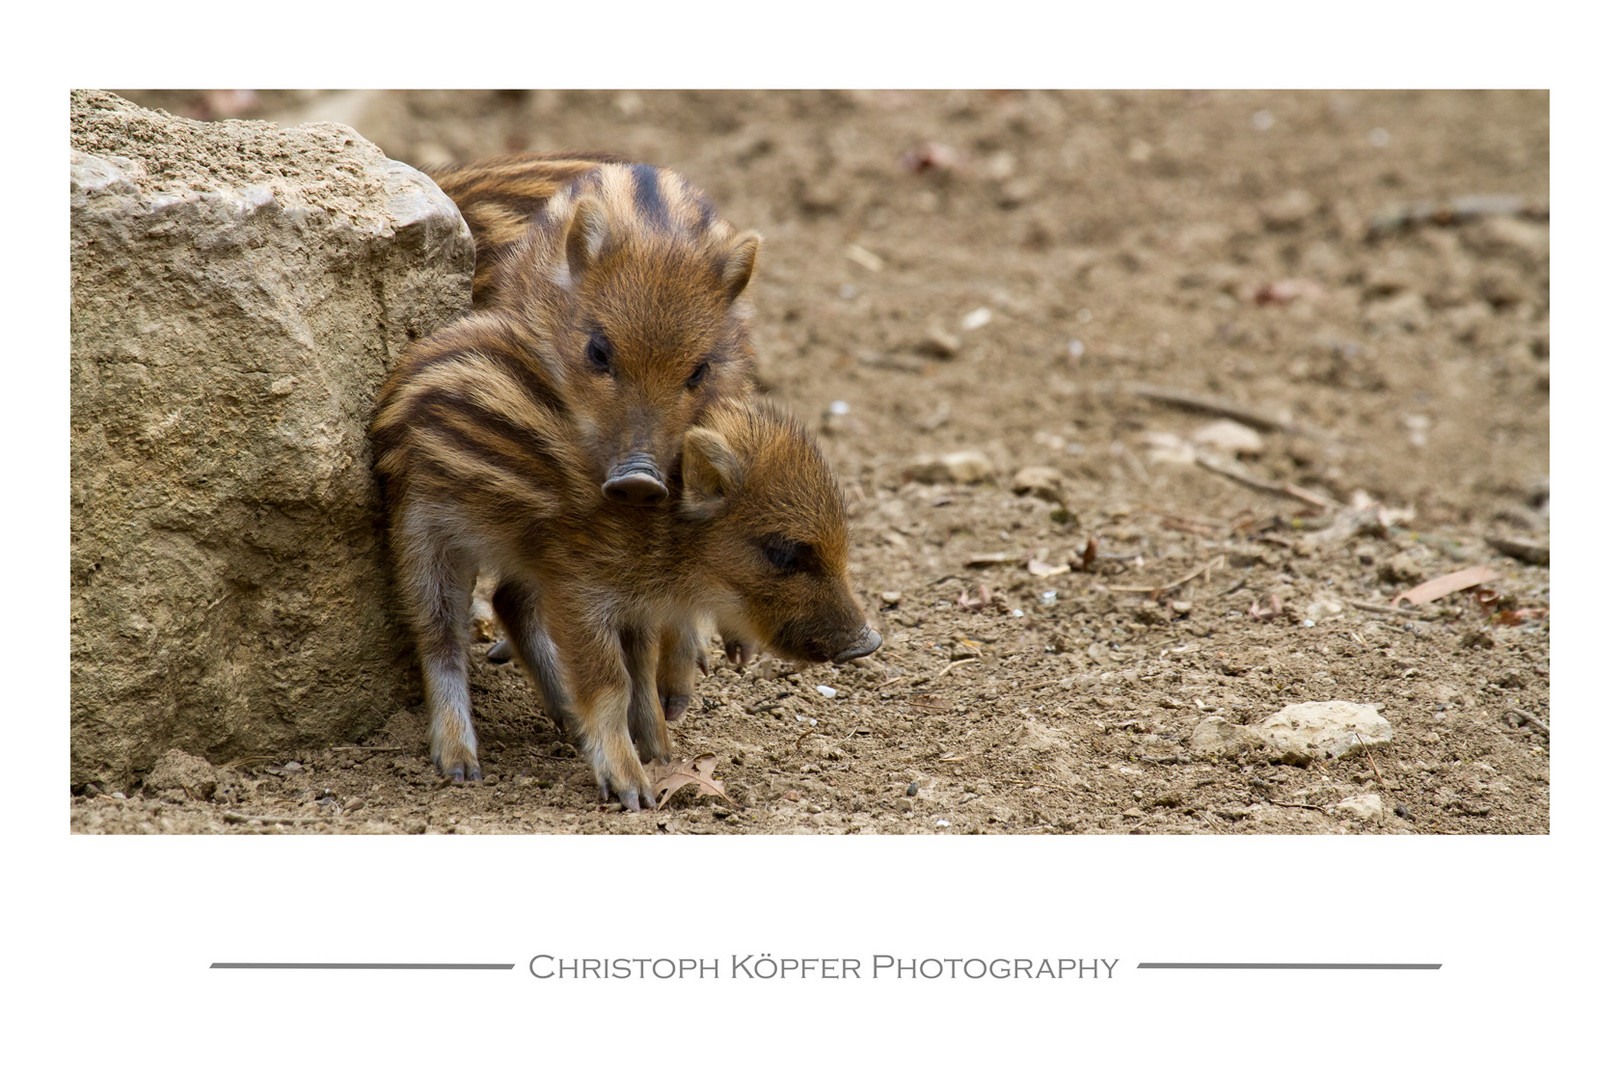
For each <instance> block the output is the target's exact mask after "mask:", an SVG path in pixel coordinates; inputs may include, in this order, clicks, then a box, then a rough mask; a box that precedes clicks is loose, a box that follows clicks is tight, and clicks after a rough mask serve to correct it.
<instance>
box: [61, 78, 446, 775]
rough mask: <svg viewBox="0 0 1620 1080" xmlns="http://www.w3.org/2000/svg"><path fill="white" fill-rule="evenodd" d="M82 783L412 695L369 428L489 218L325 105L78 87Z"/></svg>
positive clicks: (365, 719)
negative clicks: (149, 98) (378, 397)
mask: <svg viewBox="0 0 1620 1080" xmlns="http://www.w3.org/2000/svg"><path fill="white" fill-rule="evenodd" d="M70 141H71V149H72V196H71V207H72V210H71V244H72V280H73V284H72V288H73V293H72V305H73V306H72V530H73V549H72V588H71V595H72V658H73V669H72V670H73V675H72V780H73V782H74V783H75V784H79V783H83V782H86V781H90V780H96V781H103V782H107V783H111V784H117V785H123V784H125V783H127V782H128V781H129V780H130V779H131V778H132V777H134V776H137V775H139V774H141V773H144V772H145V771H147V770H149V769H151V768H152V767H153V765H154V764H155V763H156V762H157V760H158V758H159V757H160V755H162V754H163V752H164V751H165V750H166V749H169V748H178V749H182V750H185V751H188V752H190V753H194V754H199V755H202V756H204V757H207V758H211V759H213V760H215V761H216V762H217V761H221V760H223V759H224V758H225V757H227V756H240V755H245V754H252V753H255V752H269V751H272V750H278V751H279V750H281V749H284V748H290V747H293V746H309V745H319V744H322V743H328V742H331V741H333V740H341V739H351V738H353V737H355V736H356V735H358V734H360V733H362V732H364V731H365V730H367V729H369V728H371V727H375V726H376V725H379V724H381V723H382V722H383V721H384V720H385V719H386V718H387V717H388V716H389V715H390V714H391V713H393V712H394V711H395V710H396V709H398V708H399V707H400V705H401V704H403V703H405V702H406V701H407V700H408V699H409V697H410V696H411V693H412V691H413V686H412V679H413V678H414V676H413V674H412V664H411V663H410V658H409V647H408V644H407V642H406V641H405V639H404V637H403V635H402V634H401V632H400V628H399V627H398V625H397V624H396V622H395V619H394V617H393V609H392V599H391V592H390V586H389V582H388V578H387V575H386V571H385V567H384V559H383V553H382V544H381V533H380V531H379V524H380V520H381V518H380V513H379V510H380V508H379V503H378V496H377V490H376V486H375V484H374V482H373V479H372V476H371V469H370V465H371V454H370V448H369V444H368V441H367V438H366V425H367V423H368V422H369V420H370V417H371V413H372V407H373V399H374V397H375V394H376V391H377V387H378V385H379V384H380V383H381V381H382V378H383V375H384V372H385V371H386V370H387V368H388V365H389V363H390V362H391V360H392V359H393V358H394V357H395V356H396V355H397V354H398V352H399V351H400V349H401V348H402V347H403V346H404V345H406V344H407V343H408V342H409V341H411V340H412V339H413V338H416V337H420V336H422V335H424V334H427V333H430V332H432V331H433V330H434V329H436V328H437V327H439V326H441V325H443V324H444V323H445V322H447V321H449V320H450V319H452V318H454V317H455V316H456V315H457V314H458V313H460V312H461V311H462V310H464V309H465V308H466V306H467V305H468V303H469V300H470V295H471V274H472V260H473V252H472V239H471V236H470V235H469V234H468V232H467V228H466V226H465V224H464V223H463V222H462V220H461V216H460V214H458V213H457V211H456V208H455V206H454V205H453V204H452V203H451V202H450V200H449V199H448V198H446V197H445V196H444V195H443V193H441V192H440V191H439V190H438V188H437V187H435V186H434V185H433V183H432V182H431V181H429V180H428V179H427V178H426V177H425V176H423V175H422V174H420V173H418V172H416V171H415V170H413V169H411V168H409V167H407V166H405V165H402V164H400V163H399V162H396V161H390V160H389V159H387V158H386V157H384V156H383V154H382V152H381V151H380V150H378V149H377V148H376V147H375V146H373V145H371V144H370V143H368V142H366V141H365V140H364V139H362V138H360V137H359V136H358V135H356V134H355V133H354V132H353V131H352V130H350V129H348V128H345V127H342V126H340V125H336V124H309V125H305V126H302V127H297V128H291V129H285V130H284V129H280V128H277V127H275V126H274V125H271V124H265V123H252V122H236V121H227V122H222V123H213V124H205V123H197V122H193V121H188V120H181V119H177V118H175V117H171V116H168V115H167V114H164V113H160V112H150V111H147V110H143V109H140V108H137V107H135V106H134V105H132V104H130V103H129V102H127V101H124V100H123V99H121V98H118V97H115V96H113V95H111V94H105V93H99V92H75V93H74V94H73V95H72V99H71V140H70Z"/></svg>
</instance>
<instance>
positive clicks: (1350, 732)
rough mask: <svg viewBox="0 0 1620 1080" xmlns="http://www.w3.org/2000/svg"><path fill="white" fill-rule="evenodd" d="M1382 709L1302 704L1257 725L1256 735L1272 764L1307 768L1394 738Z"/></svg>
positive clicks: (1352, 704)
mask: <svg viewBox="0 0 1620 1080" xmlns="http://www.w3.org/2000/svg"><path fill="white" fill-rule="evenodd" d="M1382 707H1383V706H1381V705H1360V704H1357V703H1355V702H1353V701H1301V702H1297V703H1295V704H1293V705H1289V706H1288V707H1287V708H1285V709H1281V710H1279V711H1277V712H1274V713H1272V714H1271V715H1270V716H1268V717H1266V718H1265V719H1264V720H1262V721H1261V722H1260V725H1259V735H1260V738H1261V739H1263V740H1265V745H1266V748H1267V750H1268V752H1269V754H1270V756H1271V758H1272V760H1274V761H1281V762H1282V763H1284V764H1285V765H1309V764H1311V763H1312V762H1316V761H1326V760H1327V759H1329V758H1346V757H1353V756H1355V755H1356V754H1360V753H1363V752H1364V751H1366V750H1368V749H1370V748H1373V747H1379V746H1388V745H1389V743H1390V740H1391V739H1393V738H1394V730H1393V729H1392V728H1391V727H1390V724H1389V721H1388V720H1385V719H1384V718H1383V717H1382V716H1380V715H1378V710H1379V709H1381V708H1382Z"/></svg>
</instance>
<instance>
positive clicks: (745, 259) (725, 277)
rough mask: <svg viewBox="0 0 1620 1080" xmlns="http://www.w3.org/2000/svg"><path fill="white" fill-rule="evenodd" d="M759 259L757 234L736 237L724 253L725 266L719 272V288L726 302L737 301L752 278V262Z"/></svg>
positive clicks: (749, 233) (748, 233)
mask: <svg viewBox="0 0 1620 1080" xmlns="http://www.w3.org/2000/svg"><path fill="white" fill-rule="evenodd" d="M758 257H759V233H757V232H745V233H743V234H742V235H741V236H739V237H737V240H736V242H735V243H733V244H732V245H731V250H730V251H728V252H726V261H725V264H724V265H723V266H722V267H721V270H720V288H721V289H722V290H723V291H724V292H725V294H726V300H727V301H731V300H735V299H737V297H738V296H739V295H740V294H741V293H742V291H743V289H745V288H747V286H748V279H749V278H751V277H753V276H754V260H755V259H757V258H758Z"/></svg>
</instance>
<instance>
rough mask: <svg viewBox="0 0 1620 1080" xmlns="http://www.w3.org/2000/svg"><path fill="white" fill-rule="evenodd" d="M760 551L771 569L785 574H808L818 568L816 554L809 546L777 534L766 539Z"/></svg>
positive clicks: (762, 541) (760, 546) (762, 542)
mask: <svg viewBox="0 0 1620 1080" xmlns="http://www.w3.org/2000/svg"><path fill="white" fill-rule="evenodd" d="M758 543H759V549H760V551H761V552H763V553H764V555H765V561H766V562H768V563H770V564H771V568H772V569H774V570H776V571H778V572H779V573H783V574H800V573H808V572H810V571H812V570H814V569H815V568H816V553H815V550H814V549H813V548H811V546H810V545H809V544H805V543H801V542H800V541H798V540H794V539H791V538H789V537H786V536H782V535H779V534H776V533H772V534H771V535H770V536H767V537H764V538H763V539H761V540H760V541H758Z"/></svg>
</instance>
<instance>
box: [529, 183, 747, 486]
mask: <svg viewBox="0 0 1620 1080" xmlns="http://www.w3.org/2000/svg"><path fill="white" fill-rule="evenodd" d="M537 225H538V226H539V227H538V228H534V229H531V230H530V231H529V233H528V234H527V236H526V237H525V239H524V241H523V242H522V243H521V244H520V245H519V246H518V248H517V249H516V250H514V252H513V255H512V258H511V260H510V262H509V263H508V266H507V269H506V274H507V279H506V280H507V282H508V287H507V288H506V289H505V295H506V296H509V297H521V298H522V309H521V310H522V313H523V314H524V315H525V321H526V322H527V323H528V324H529V325H530V326H531V327H533V328H534V329H535V330H537V331H538V338H539V340H540V341H542V342H543V349H542V350H541V351H542V352H543V356H542V359H543V360H544V361H545V362H546V363H547V364H548V366H549V367H550V368H551V369H552V375H553V381H554V382H555V384H556V385H557V386H558V387H559V388H560V390H561V391H562V393H563V394H564V396H565V398H566V402H565V404H566V405H567V407H568V409H569V412H570V413H571V414H572V416H573V418H574V420H575V423H576V428H577V432H578V437H579V438H580V439H581V440H583V442H584V444H585V446H586V448H587V450H588V452H589V455H590V457H591V459H592V460H593V461H594V462H595V463H596V465H597V467H598V470H599V477H598V479H599V482H600V484H601V490H602V495H603V496H604V497H605V498H607V499H609V500H611V501H615V502H621V503H627V504H631V505H638V506H649V505H653V504H657V503H661V502H663V501H664V500H665V499H666V498H667V497H668V495H669V492H670V484H671V481H670V476H671V473H672V471H673V470H674V468H675V462H676V458H677V456H678V455H679V454H680V451H681V440H682V437H683V436H684V434H685V433H686V431H687V429H688V428H690V427H691V426H692V424H693V423H694V422H695V420H696V418H697V416H698V414H699V413H700V412H702V410H704V409H705V408H707V407H709V406H711V405H713V404H714V403H716V402H718V401H724V400H733V399H737V398H740V397H743V396H744V395H746V394H747V393H748V392H749V391H750V390H751V389H752V386H753V348H752V345H751V344H750V341H749V326H748V322H749V315H750V312H749V310H748V306H747V302H746V299H745V298H744V297H743V290H744V289H745V288H746V286H747V285H748V282H749V279H750V278H751V277H752V276H753V272H754V262H755V259H756V257H757V254H758V251H759V243H760V241H759V237H758V235H757V234H754V233H742V234H739V233H738V232H737V231H736V230H735V229H733V228H732V227H731V225H729V224H728V223H726V222H725V221H724V220H722V219H721V218H719V217H718V216H716V215H715V213H714V210H713V208H712V207H711V206H710V205H709V203H708V201H707V200H706V199H705V198H704V197H703V196H702V195H701V194H700V193H699V192H698V191H697V190H696V189H694V188H692V187H691V186H690V185H688V184H687V183H686V181H684V180H683V179H682V178H681V177H679V176H678V175H676V174H674V173H671V172H668V171H666V170H661V169H656V168H653V167H652V166H648V165H614V166H606V167H604V168H603V169H601V170H599V171H598V172H595V173H592V174H590V175H589V176H588V177H586V178H584V179H582V180H581V181H580V182H579V183H577V184H576V185H575V186H574V187H573V188H571V189H570V190H568V191H567V192H565V193H562V194H560V195H559V196H557V197H556V198H554V199H552V200H551V201H550V202H549V203H548V204H547V206H546V207H545V208H544V209H543V210H542V211H541V216H540V218H539V219H538V221H537ZM515 281H521V282H522V284H521V285H518V286H517V287H512V286H511V283H512V282H515Z"/></svg>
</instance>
